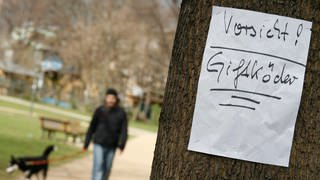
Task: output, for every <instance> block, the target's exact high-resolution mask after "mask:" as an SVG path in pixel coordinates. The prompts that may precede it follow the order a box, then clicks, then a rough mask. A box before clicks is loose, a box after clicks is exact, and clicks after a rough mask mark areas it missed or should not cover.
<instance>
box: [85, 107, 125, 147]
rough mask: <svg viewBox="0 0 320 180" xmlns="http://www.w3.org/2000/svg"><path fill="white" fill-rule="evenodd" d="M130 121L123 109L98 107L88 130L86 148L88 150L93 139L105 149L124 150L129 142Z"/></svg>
mask: <svg viewBox="0 0 320 180" xmlns="http://www.w3.org/2000/svg"><path fill="white" fill-rule="evenodd" d="M127 132H128V121H127V116H126V113H125V111H124V110H123V109H122V108H121V107H118V106H117V107H114V108H106V107H105V106H100V107H98V108H97V109H96V110H95V112H94V114H93V118H92V120H91V123H90V126H89V128H88V131H87V134H86V139H85V143H84V148H86V149H87V148H88V146H89V144H90V141H91V138H92V136H93V142H94V143H97V144H100V145H102V146H104V147H115V148H116V147H119V148H120V149H121V150H123V149H124V147H125V144H126V141H127V136H128V135H127Z"/></svg>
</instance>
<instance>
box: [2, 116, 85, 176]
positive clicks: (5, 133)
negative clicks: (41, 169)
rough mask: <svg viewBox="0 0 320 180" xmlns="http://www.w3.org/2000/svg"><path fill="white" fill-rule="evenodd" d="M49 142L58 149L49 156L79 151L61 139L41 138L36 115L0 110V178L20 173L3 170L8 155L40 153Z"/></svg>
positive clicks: (6, 163)
mask: <svg viewBox="0 0 320 180" xmlns="http://www.w3.org/2000/svg"><path fill="white" fill-rule="evenodd" d="M51 144H54V145H56V146H58V149H59V150H58V151H55V152H53V153H52V156H51V157H59V156H61V155H68V154H73V153H75V152H77V151H79V148H76V147H74V146H71V145H67V144H64V143H63V142H62V141H61V140H48V139H42V138H41V129H40V125H39V120H38V119H37V118H36V117H32V116H29V115H21V114H15V113H8V112H0V179H12V177H13V176H17V175H21V172H18V171H17V172H15V173H13V174H10V175H8V174H6V172H5V171H4V170H5V168H6V167H7V166H8V163H9V160H10V155H15V156H25V155H28V156H30V155H40V154H42V151H43V150H44V149H45V147H46V146H47V145H51ZM55 164H56V163H54V164H53V165H55Z"/></svg>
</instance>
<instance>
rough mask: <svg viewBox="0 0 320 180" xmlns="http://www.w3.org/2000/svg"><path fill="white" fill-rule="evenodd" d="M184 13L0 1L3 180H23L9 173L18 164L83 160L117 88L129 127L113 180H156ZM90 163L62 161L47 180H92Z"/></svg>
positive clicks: (122, 0) (171, 2)
mask: <svg viewBox="0 0 320 180" xmlns="http://www.w3.org/2000/svg"><path fill="white" fill-rule="evenodd" d="M180 3H181V2H180V0H134V1H133V0H105V1H101V0H8V1H6V0H0V39H1V41H0V169H1V171H0V179H23V178H22V177H23V176H22V173H21V172H15V173H14V174H6V173H5V171H4V170H5V168H6V167H7V166H8V165H9V159H10V155H11V154H13V155H16V156H24V155H37V154H41V153H42V151H43V149H44V148H45V147H46V145H48V144H56V145H58V146H59V147H60V148H59V149H60V150H59V151H57V152H55V153H53V157H61V156H68V154H72V153H74V152H77V151H78V150H79V149H80V148H81V147H82V141H83V136H84V133H85V131H86V128H87V126H88V123H89V122H90V120H91V115H92V112H93V110H94V109H95V108H96V107H97V106H99V105H100V104H101V103H102V101H103V98H104V95H105V94H104V93H105V90H106V88H108V87H113V88H115V89H117V90H118V91H119V92H120V97H121V105H122V106H123V107H124V108H125V109H126V111H127V113H128V117H129V127H130V128H129V134H130V138H129V142H128V147H127V149H126V152H124V154H123V155H121V156H119V158H118V159H117V157H116V160H115V167H114V169H113V171H112V176H111V179H127V178H129V179H145V178H146V179H148V177H149V173H150V168H151V161H152V156H153V148H154V143H155V139H156V132H157V127H158V119H159V115H160V111H161V105H162V101H163V95H164V88H165V83H166V78H167V71H168V67H169V62H170V56H171V49H172V44H173V38H174V35H175V29H176V25H177V20H178V13H179V8H180ZM91 158H92V157H91V153H90V152H87V153H84V154H81V155H77V156H72V157H71V156H70V158H65V159H64V160H62V161H57V162H55V163H53V165H52V166H53V170H52V172H50V171H49V175H48V177H49V179H50V178H51V179H64V178H65V179H73V178H74V179H81V178H83V179H89V178H90V173H91V169H90V168H91V164H90V163H91ZM80 164H81V165H80ZM66 169H68V172H67V173H65V171H66ZM81 173H83V174H81ZM50 174H51V175H50ZM68 174H69V175H70V174H71V176H68Z"/></svg>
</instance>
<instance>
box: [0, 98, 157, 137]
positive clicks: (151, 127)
mask: <svg viewBox="0 0 320 180" xmlns="http://www.w3.org/2000/svg"><path fill="white" fill-rule="evenodd" d="M1 106H3V107H9V108H14V109H19V110H23V111H26V112H29V111H30V107H29V106H26V105H22V104H18V103H13V102H8V101H4V100H0V107H1ZM48 106H49V105H48ZM49 107H53V108H55V106H53V105H51V106H49ZM58 109H61V110H64V109H62V108H58ZM66 111H67V110H66ZM160 111H161V109H160V107H159V106H153V107H152V112H153V116H152V117H151V120H150V121H149V122H146V123H144V122H140V121H135V120H130V121H129V126H131V127H135V128H139V129H144V130H147V131H151V132H157V131H158V119H159V116H160ZM34 112H35V113H37V115H39V116H46V117H52V118H57V119H62V120H73V119H74V118H73V117H71V116H68V115H63V114H57V113H53V112H51V111H46V110H41V109H38V108H34ZM86 114H88V117H90V115H89V113H86Z"/></svg>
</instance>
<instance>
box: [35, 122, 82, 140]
mask: <svg viewBox="0 0 320 180" xmlns="http://www.w3.org/2000/svg"><path fill="white" fill-rule="evenodd" d="M39 120H40V126H41V129H42V137H45V133H47V137H48V138H49V139H51V138H52V136H53V135H54V134H55V133H56V132H61V133H64V134H65V137H66V141H67V140H68V137H70V136H71V137H72V138H73V142H76V139H77V138H78V137H79V138H80V139H81V140H82V141H83V136H84V134H85V130H84V128H83V127H82V126H81V124H80V122H79V121H66V120H61V119H55V118H49V117H40V118H39Z"/></svg>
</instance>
